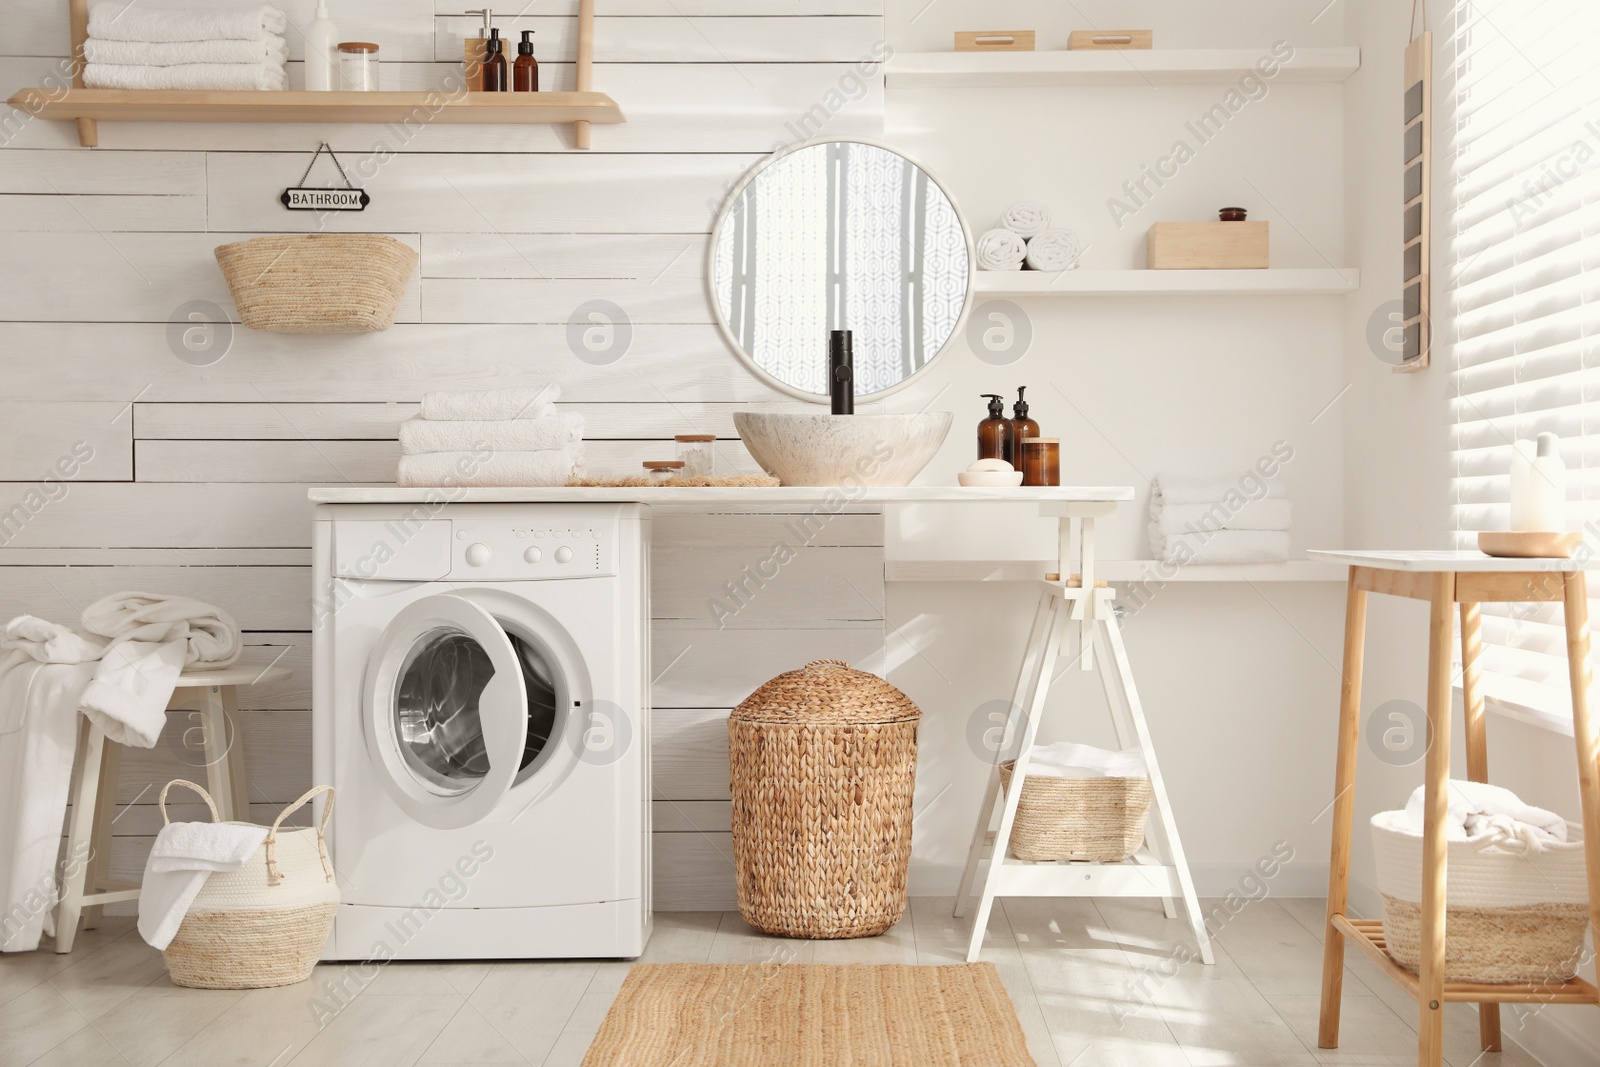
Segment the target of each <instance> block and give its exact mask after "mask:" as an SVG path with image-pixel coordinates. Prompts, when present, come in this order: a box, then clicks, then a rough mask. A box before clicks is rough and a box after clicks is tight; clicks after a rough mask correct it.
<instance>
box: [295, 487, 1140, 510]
mask: <svg viewBox="0 0 1600 1067" xmlns="http://www.w3.org/2000/svg"><path fill="white" fill-rule="evenodd" d="M307 496H309V497H310V498H311V501H312V503H316V504H412V503H425V502H430V501H431V502H437V501H438V500H439V499H440V498H441V496H443V497H444V498H445V499H447V500H449V501H450V502H451V503H454V504H560V503H567V504H572V503H580V504H581V503H592V504H632V503H641V504H661V505H670V506H675V507H681V506H684V505H695V504H698V505H722V506H730V505H738V506H760V505H770V504H828V505H836V504H838V503H839V502H840V501H841V500H842V501H843V502H844V503H845V504H847V505H854V504H980V503H982V504H1061V503H1076V502H1083V501H1118V500H1132V499H1133V488H1132V487H1131V486H1125V485H1110V486H1107V485H1059V486H1058V485H1052V486H1043V487H1038V488H1032V487H1027V488H1025V487H1018V488H1015V489H968V488H964V487H962V486H959V485H907V486H860V487H856V488H847V487H843V486H811V485H779V486H772V487H770V488H764V487H751V486H734V487H705V488H701V487H687V486H682V487H672V486H663V487H659V488H656V487H650V486H645V487H628V488H621V487H610V486H606V487H598V486H583V487H574V488H559V487H557V488H500V487H487V486H486V487H481V488H464V487H459V486H458V487H435V488H426V487H416V488H408V487H402V486H396V485H373V486H332V487H327V488H318V489H312V490H310V491H309V492H308V493H307Z"/></svg>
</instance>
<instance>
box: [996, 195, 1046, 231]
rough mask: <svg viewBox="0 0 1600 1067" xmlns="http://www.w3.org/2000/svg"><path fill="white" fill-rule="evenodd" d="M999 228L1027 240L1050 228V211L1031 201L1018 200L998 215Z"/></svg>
mask: <svg viewBox="0 0 1600 1067" xmlns="http://www.w3.org/2000/svg"><path fill="white" fill-rule="evenodd" d="M1000 228H1001V229H1003V230H1010V231H1011V232H1012V233H1014V234H1016V235H1017V236H1018V237H1021V238H1022V239H1023V240H1027V239H1029V238H1031V237H1037V236H1038V235H1039V234H1041V233H1043V232H1044V231H1045V230H1047V229H1049V228H1050V209H1049V208H1047V207H1045V206H1044V205H1043V204H1040V203H1038V202H1036V201H1033V200H1018V201H1017V202H1016V203H1015V204H1012V205H1011V206H1010V207H1008V208H1006V209H1005V210H1004V211H1002V212H1001V213H1000Z"/></svg>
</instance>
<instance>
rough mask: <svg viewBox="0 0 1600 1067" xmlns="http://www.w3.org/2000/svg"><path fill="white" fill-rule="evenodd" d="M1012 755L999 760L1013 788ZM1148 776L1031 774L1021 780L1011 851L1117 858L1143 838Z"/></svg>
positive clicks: (1037, 856) (1003, 781)
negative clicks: (1076, 776)
mask: <svg viewBox="0 0 1600 1067" xmlns="http://www.w3.org/2000/svg"><path fill="white" fill-rule="evenodd" d="M1015 765H1016V761H1015V760H1007V761H1006V762H1004V763H1002V764H1000V785H1001V788H1002V789H1010V788H1011V769H1012V767H1014V766H1015ZM1151 795H1152V794H1151V791H1150V779H1148V778H1056V777H1051V776H1049V775H1043V774H1030V775H1028V779H1027V781H1025V782H1023V783H1022V798H1021V799H1020V800H1018V801H1017V818H1016V821H1015V822H1014V823H1013V824H1012V826H1011V853H1012V855H1014V856H1016V857H1017V859H1019V860H1095V861H1096V862H1099V863H1121V862H1122V861H1123V860H1125V859H1127V858H1128V857H1129V856H1131V855H1133V854H1134V853H1135V852H1137V851H1139V845H1140V844H1141V843H1142V842H1143V841H1144V827H1145V822H1146V821H1147V820H1148V819H1149V816H1150V798H1151Z"/></svg>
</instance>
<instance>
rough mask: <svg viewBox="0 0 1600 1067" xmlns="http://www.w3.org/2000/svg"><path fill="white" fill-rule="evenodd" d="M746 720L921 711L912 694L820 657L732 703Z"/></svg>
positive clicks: (838, 719) (877, 718) (899, 717)
mask: <svg viewBox="0 0 1600 1067" xmlns="http://www.w3.org/2000/svg"><path fill="white" fill-rule="evenodd" d="M732 717H733V718H734V719H737V720H740V721H742V722H791V723H793V722H806V723H836V724H849V723H876V722H906V721H908V720H912V719H918V718H921V717H922V711H921V709H919V708H918V707H917V706H916V705H915V704H913V703H912V702H911V698H910V697H908V696H906V695H905V694H904V693H902V692H900V690H898V689H896V688H895V687H894V686H892V685H890V684H889V683H888V682H886V681H884V680H883V679H882V678H879V677H878V676H877V675H876V674H868V673H867V672H866V671H858V670H856V669H854V668H853V667H851V666H850V665H849V664H848V663H846V662H844V661H843V660H837V659H819V660H813V661H812V662H810V663H808V664H806V665H805V666H804V667H801V668H800V669H799V670H797V671H786V672H784V673H783V674H780V675H778V676H777V677H776V678H774V679H772V680H771V681H770V682H767V683H766V684H765V685H763V686H761V688H759V689H757V690H756V691H755V692H754V693H751V694H750V695H749V696H748V697H746V698H745V701H744V703H742V704H740V705H739V706H738V707H737V708H734V709H733V716H732Z"/></svg>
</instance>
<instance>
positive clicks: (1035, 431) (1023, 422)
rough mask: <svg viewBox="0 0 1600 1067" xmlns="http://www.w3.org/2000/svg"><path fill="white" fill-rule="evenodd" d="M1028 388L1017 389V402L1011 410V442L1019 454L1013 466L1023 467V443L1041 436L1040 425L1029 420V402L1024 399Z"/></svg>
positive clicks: (1024, 386)
mask: <svg viewBox="0 0 1600 1067" xmlns="http://www.w3.org/2000/svg"><path fill="white" fill-rule="evenodd" d="M1027 388H1028V387H1027V386H1026V385H1020V386H1018V387H1017V402H1016V404H1014V405H1013V406H1012V408H1011V415H1012V419H1011V441H1012V444H1013V446H1014V447H1015V449H1016V454H1017V459H1015V460H1012V466H1021V464H1020V462H1019V460H1020V459H1021V457H1022V442H1023V441H1024V440H1026V439H1027V438H1029V437H1038V436H1039V424H1038V423H1037V422H1034V421H1033V420H1032V419H1030V418H1028V402H1027V401H1026V400H1024V399H1022V392H1023V390H1025V389H1027ZM1007 458H1008V459H1009V458H1010V457H1009V456H1008V457H1007Z"/></svg>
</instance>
